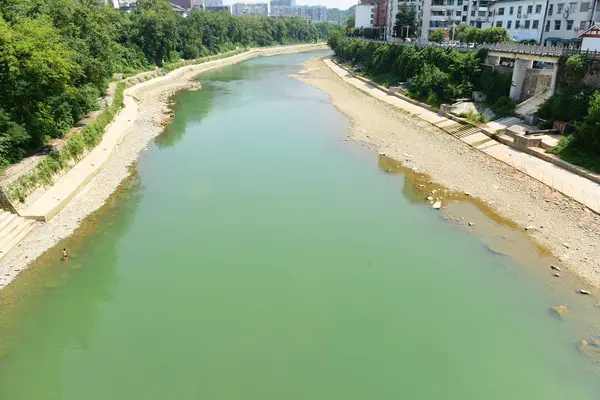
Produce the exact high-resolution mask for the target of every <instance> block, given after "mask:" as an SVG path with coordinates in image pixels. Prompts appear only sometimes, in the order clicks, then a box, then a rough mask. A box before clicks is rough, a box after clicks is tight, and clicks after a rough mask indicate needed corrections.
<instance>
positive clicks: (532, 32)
mask: <svg viewBox="0 0 600 400" xmlns="http://www.w3.org/2000/svg"><path fill="white" fill-rule="evenodd" d="M594 3H595V1H594V0H587V1H583V0H578V1H571V2H567V1H565V0H546V1H540V0H537V1H535V0H528V1H524V0H498V1H497V2H496V3H495V5H494V9H493V19H492V26H495V27H501V28H505V29H506V30H508V32H509V34H510V35H511V37H512V38H513V39H514V40H516V41H525V40H535V41H536V42H538V43H541V44H543V43H546V44H570V43H572V44H576V43H578V42H580V41H581V39H580V38H578V37H577V35H578V32H581V31H584V30H586V29H587V28H589V27H590V26H591V25H593V22H594V21H597V20H598V18H599V17H600V14H599V11H600V10H598V9H596V10H594ZM596 8H597V7H596Z"/></svg>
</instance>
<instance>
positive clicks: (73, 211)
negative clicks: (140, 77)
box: [0, 44, 327, 288]
mask: <svg viewBox="0 0 600 400" xmlns="http://www.w3.org/2000/svg"><path fill="white" fill-rule="evenodd" d="M326 49H327V47H326V46H325V45H322V44H306V45H295V46H282V47H273V48H263V49H255V50H250V51H248V52H245V53H242V54H239V55H236V56H233V57H228V58H224V59H221V60H215V61H211V62H207V63H204V64H198V65H190V66H186V67H183V68H180V69H177V70H174V71H172V72H171V73H169V74H168V75H165V76H163V77H160V78H156V79H152V80H150V81H147V82H144V83H141V84H138V85H136V86H133V87H131V88H129V89H127V90H126V91H125V96H131V97H133V98H134V99H135V100H136V102H137V104H138V113H137V118H136V121H135V124H134V127H133V129H132V131H131V132H129V133H128V134H127V135H126V136H125V138H124V139H123V141H122V142H121V143H120V144H119V145H118V147H117V149H116V150H115V152H114V154H113V155H112V157H111V158H110V159H109V161H108V162H107V163H106V166H105V167H104V168H103V169H102V171H100V172H99V173H98V174H97V175H96V176H95V177H94V179H93V180H92V181H91V182H90V183H89V184H88V185H87V186H86V188H84V189H83V190H82V191H81V192H80V193H79V194H78V195H77V196H76V197H74V198H73V200H72V201H71V202H70V203H69V204H68V205H67V206H66V207H65V208H64V209H63V210H62V211H61V212H59V213H58V214H57V215H56V216H55V217H54V218H53V219H52V220H50V221H49V222H47V223H45V224H41V225H40V226H39V227H38V228H37V229H35V230H34V231H32V233H31V234H30V235H29V236H27V237H26V238H25V239H24V240H23V241H22V242H21V244H19V245H18V246H17V247H15V248H14V249H13V250H12V251H11V252H10V253H9V254H7V256H6V257H5V258H4V259H3V260H2V263H0V288H1V287H4V286H6V285H8V284H9V283H10V282H11V281H12V280H14V279H15V278H16V277H17V275H18V274H19V272H20V271H22V270H23V269H24V268H26V267H27V265H29V264H30V263H31V262H32V261H34V260H35V259H36V258H37V257H39V256H40V255H41V254H42V253H44V252H45V251H46V250H48V249H49V248H51V247H52V246H54V245H55V244H56V243H58V242H59V241H60V240H62V239H64V238H66V237H67V236H69V235H71V234H72V233H73V231H74V230H75V229H76V228H77V227H78V226H79V224H80V223H81V221H82V219H83V218H85V217H86V216H87V215H89V214H91V213H92V212H94V211H95V210H97V209H98V208H100V207H101V206H102V205H103V204H104V202H105V201H106V200H107V198H108V197H109V196H110V195H111V194H112V193H113V192H114V191H115V190H116V189H117V187H118V186H119V184H120V183H121V182H122V181H123V180H124V179H125V178H127V177H128V176H129V174H130V171H129V166H130V165H131V164H132V163H134V162H135V161H136V159H137V158H138V155H139V154H140V152H141V151H143V150H144V149H146V147H147V146H148V143H149V142H150V140H152V139H153V138H154V137H156V136H157V135H158V134H160V133H161V132H162V131H163V127H162V125H161V121H163V119H164V118H165V117H167V116H168V100H169V97H170V96H171V95H172V94H173V93H175V92H177V91H179V90H183V89H186V88H197V87H198V86H199V85H198V83H197V82H194V81H193V80H192V79H193V78H194V77H195V76H197V75H198V74H200V73H202V72H205V71H208V70H211V69H215V68H221V67H224V66H228V65H232V64H236V63H240V62H242V61H245V60H248V59H250V58H254V57H262V56H273V55H281V54H292V53H298V52H305V51H314V50H326ZM122 114H123V113H120V114H119V116H117V117H116V119H115V121H114V122H113V124H114V123H119V117H120V116H121V115H122ZM57 257H60V254H57Z"/></svg>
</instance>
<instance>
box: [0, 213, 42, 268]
mask: <svg viewBox="0 0 600 400" xmlns="http://www.w3.org/2000/svg"><path fill="white" fill-rule="evenodd" d="M37 224H38V222H37V221H34V220H31V219H26V218H23V217H20V216H18V215H17V214H13V213H10V212H8V211H4V210H0V260H1V259H2V258H3V257H4V256H5V255H6V254H8V252H9V251H10V250H11V249H12V248H13V247H15V246H16V245H17V244H18V243H19V242H20V241H21V240H23V239H24V238H25V236H27V234H29V232H31V231H32V230H33V228H35V227H36V226H37Z"/></svg>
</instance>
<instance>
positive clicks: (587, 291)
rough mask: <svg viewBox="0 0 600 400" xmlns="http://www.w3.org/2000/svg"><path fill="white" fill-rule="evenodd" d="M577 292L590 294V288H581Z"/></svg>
mask: <svg viewBox="0 0 600 400" xmlns="http://www.w3.org/2000/svg"><path fill="white" fill-rule="evenodd" d="M577 292H578V293H580V294H590V292H589V290H585V289H579V290H578V291H577Z"/></svg>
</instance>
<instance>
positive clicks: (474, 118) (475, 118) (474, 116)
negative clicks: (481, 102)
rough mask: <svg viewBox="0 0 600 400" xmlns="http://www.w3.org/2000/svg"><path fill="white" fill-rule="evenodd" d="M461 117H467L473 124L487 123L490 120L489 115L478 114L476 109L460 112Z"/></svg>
mask: <svg viewBox="0 0 600 400" xmlns="http://www.w3.org/2000/svg"><path fill="white" fill-rule="evenodd" d="M458 116H459V117H461V118H466V119H467V120H468V121H469V122H471V123H472V124H475V125H478V124H485V123H487V122H490V120H489V119H488V117H487V115H485V114H478V113H476V112H474V111H469V112H466V113H461V114H458Z"/></svg>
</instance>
